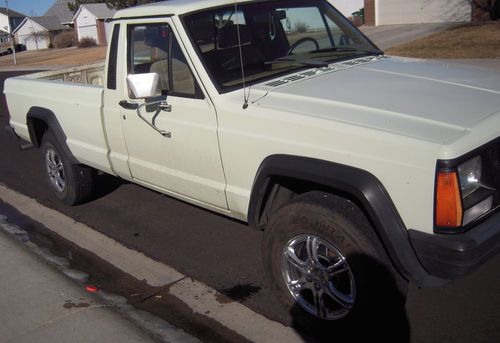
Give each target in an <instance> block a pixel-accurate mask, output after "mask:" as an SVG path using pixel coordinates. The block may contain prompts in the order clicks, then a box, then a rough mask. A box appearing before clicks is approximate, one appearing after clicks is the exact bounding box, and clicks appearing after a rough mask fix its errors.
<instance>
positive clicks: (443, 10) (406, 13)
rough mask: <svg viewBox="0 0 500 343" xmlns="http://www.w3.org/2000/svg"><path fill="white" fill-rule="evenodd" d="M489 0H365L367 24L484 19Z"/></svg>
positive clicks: (486, 16)
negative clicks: (485, 6) (485, 7)
mask: <svg viewBox="0 0 500 343" xmlns="http://www.w3.org/2000/svg"><path fill="white" fill-rule="evenodd" d="M489 1H490V0H432V1H429V0H365V24H366V25H372V26H373V25H376V26H379V25H396V24H421V23H446V22H470V21H481V20H485V19H487V18H488V17H489V14H488V12H487V11H486V10H484V5H487V3H488V2H489Z"/></svg>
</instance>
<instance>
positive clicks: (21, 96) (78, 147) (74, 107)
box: [5, 77, 113, 174]
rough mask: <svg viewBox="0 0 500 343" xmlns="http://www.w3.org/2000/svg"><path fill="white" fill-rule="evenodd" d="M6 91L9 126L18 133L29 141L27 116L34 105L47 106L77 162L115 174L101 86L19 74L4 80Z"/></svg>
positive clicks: (43, 107)
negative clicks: (105, 134)
mask: <svg viewBox="0 0 500 343" xmlns="http://www.w3.org/2000/svg"><path fill="white" fill-rule="evenodd" d="M5 94H6V96H7V103H8V106H9V112H10V115H11V120H10V125H11V126H12V127H13V128H14V130H15V131H16V133H17V134H18V135H19V136H21V137H22V138H24V139H26V140H30V136H29V132H28V131H29V130H28V125H27V115H28V113H29V112H30V110H31V109H32V108H33V107H38V108H41V109H47V110H48V111H50V112H52V113H53V114H54V115H55V117H56V119H57V122H58V123H59V125H60V127H61V129H62V131H63V133H64V135H65V136H66V144H67V146H68V148H69V150H70V151H71V153H72V154H73V156H74V157H75V158H76V160H78V162H80V163H82V164H85V165H89V166H91V167H94V168H96V169H99V170H102V171H105V172H107V173H111V174H113V172H112V169H111V166H110V163H109V160H108V146H107V144H106V140H105V137H104V131H103V125H102V96H103V88H102V87H98V86H88V85H77V84H70V83H62V82H57V81H43V80H33V79H28V78H23V77H20V78H13V79H8V80H7V81H6V82H5ZM49 124H50V123H49Z"/></svg>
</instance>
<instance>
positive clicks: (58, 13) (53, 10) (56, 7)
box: [45, 0, 73, 23]
mask: <svg viewBox="0 0 500 343" xmlns="http://www.w3.org/2000/svg"><path fill="white" fill-rule="evenodd" d="M68 2H70V0H56V2H55V3H54V4H53V5H52V7H50V8H49V9H48V10H47V12H45V16H48V17H57V18H59V23H71V22H72V21H73V12H71V10H70V9H69V8H68Z"/></svg>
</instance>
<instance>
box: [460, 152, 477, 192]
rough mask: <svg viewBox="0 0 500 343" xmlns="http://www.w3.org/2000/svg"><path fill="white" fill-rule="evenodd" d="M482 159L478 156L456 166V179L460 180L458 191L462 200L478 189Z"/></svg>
mask: <svg viewBox="0 0 500 343" xmlns="http://www.w3.org/2000/svg"><path fill="white" fill-rule="evenodd" d="M481 163H482V159H481V157H480V156H478V157H474V158H473V159H471V160H468V161H467V162H465V163H463V164H461V165H460V166H458V178H459V180H460V189H461V190H462V198H466V197H468V196H469V195H471V193H473V192H474V191H475V190H477V189H478V188H479V187H480V180H481V171H482V166H481Z"/></svg>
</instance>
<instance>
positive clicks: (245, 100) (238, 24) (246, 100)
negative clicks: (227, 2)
mask: <svg viewBox="0 0 500 343" xmlns="http://www.w3.org/2000/svg"><path fill="white" fill-rule="evenodd" d="M236 1H237V0H234V13H235V15H236V32H237V33H238V48H239V51H240V65H241V79H242V81H243V109H244V110H246V109H247V108H248V98H249V97H250V92H248V95H247V90H246V88H247V87H246V84H245V68H244V67H243V52H242V49H241V35H240V23H239V19H238V5H237V3H236Z"/></svg>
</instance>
